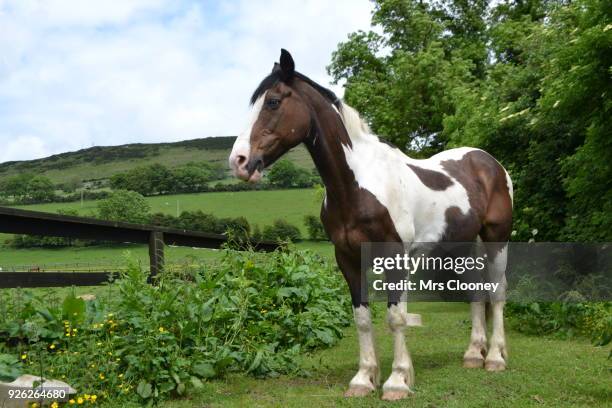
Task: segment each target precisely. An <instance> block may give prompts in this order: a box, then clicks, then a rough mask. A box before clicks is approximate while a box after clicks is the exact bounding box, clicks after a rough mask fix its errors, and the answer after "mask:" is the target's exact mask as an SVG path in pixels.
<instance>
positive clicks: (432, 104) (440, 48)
mask: <svg viewBox="0 0 612 408" xmlns="http://www.w3.org/2000/svg"><path fill="white" fill-rule="evenodd" d="M448 4H449V2H445V3H444V4H443V5H441V6H436V5H435V4H434V3H425V2H421V1H416V0H378V1H375V10H374V14H373V17H372V25H373V26H374V27H376V28H377V29H380V30H381V31H382V33H383V34H382V35H380V34H377V33H376V32H374V31H370V32H368V33H365V32H361V31H360V32H357V33H353V34H351V35H349V38H348V41H346V42H344V43H341V44H339V45H338V49H337V50H336V51H335V52H334V53H333V55H332V63H331V64H330V66H329V67H328V71H329V73H330V75H332V77H333V78H334V80H335V81H340V80H346V87H345V99H346V101H347V102H348V103H349V104H351V105H353V106H354V107H355V108H356V109H357V110H359V111H360V112H361V113H362V114H363V115H364V117H365V119H366V120H367V121H368V122H369V123H370V125H371V127H372V129H373V130H374V131H375V132H376V133H377V134H379V135H381V136H383V137H384V138H386V139H388V140H389V141H391V142H393V143H395V144H396V145H398V146H400V148H402V149H404V150H411V151H413V152H414V153H416V154H419V155H428V154H430V153H431V152H437V151H439V150H441V149H442V148H443V147H444V140H443V139H442V137H441V131H442V120H443V118H444V116H445V115H447V114H450V113H452V112H453V110H454V104H453V99H452V97H451V93H450V92H449V89H452V88H453V87H455V86H457V84H461V83H464V82H466V81H468V80H470V79H472V77H473V73H476V74H478V75H480V76H481V75H483V74H482V71H483V66H484V60H485V56H486V49H485V47H484V36H483V32H484V28H485V25H484V23H483V22H482V17H479V13H478V12H477V10H482V9H483V8H484V7H485V5H484V2H483V1H461V2H460V1H456V2H452V4H451V5H455V7H451V8H448V7H444V6H446V5H448ZM471 7H475V10H476V12H474V11H470V10H471ZM470 39H471V40H472V41H471V42H470ZM464 44H469V45H470V48H469V49H468V47H467V45H466V46H465V47H463V48H459V45H464ZM459 49H460V50H462V52H456V51H457V50H459Z"/></svg>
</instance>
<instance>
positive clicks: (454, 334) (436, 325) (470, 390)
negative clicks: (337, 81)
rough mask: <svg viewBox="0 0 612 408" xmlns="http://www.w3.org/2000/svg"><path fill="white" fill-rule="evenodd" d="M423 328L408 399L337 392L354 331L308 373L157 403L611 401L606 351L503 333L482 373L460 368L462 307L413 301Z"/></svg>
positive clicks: (227, 384) (172, 406) (351, 355)
mask: <svg viewBox="0 0 612 408" xmlns="http://www.w3.org/2000/svg"><path fill="white" fill-rule="evenodd" d="M374 309H375V311H376V312H377V313H376V317H375V326H376V330H377V341H378V352H379V358H380V360H381V362H382V378H383V381H384V379H386V376H388V375H389V372H390V369H391V363H392V342H391V338H390V336H389V335H388V333H389V331H388V330H387V329H386V324H385V315H384V305H381V304H377V305H375V306H374ZM410 311H411V312H415V313H421V314H422V316H423V323H424V327H420V328H410V329H409V330H408V335H407V343H408V347H409V350H410V352H411V354H412V358H413V362H414V366H415V373H416V385H415V388H414V391H415V394H414V395H413V396H412V397H410V398H409V399H407V400H404V401H400V402H395V403H389V402H383V401H381V400H380V392H377V393H375V394H374V395H372V396H369V397H365V398H362V399H346V398H344V397H343V396H342V395H343V392H344V391H345V389H346V387H347V385H348V382H349V381H350V379H351V377H352V376H353V375H354V374H355V372H356V369H357V356H358V347H357V339H356V334H355V330H354V328H352V327H350V328H347V329H346V330H345V335H346V337H345V338H344V339H343V340H341V342H340V343H339V344H338V345H336V346H335V347H333V348H331V349H328V350H323V351H320V352H316V353H313V354H311V355H308V356H305V357H304V359H303V364H304V365H305V366H306V367H307V368H308V369H309V371H310V372H311V376H309V377H293V376H282V377H280V378H275V379H264V380H260V379H255V378H252V377H248V376H245V375H231V376H229V377H227V378H225V379H223V380H216V381H211V382H209V383H207V384H206V385H205V389H204V390H203V391H202V392H201V393H200V394H199V395H196V396H194V397H192V398H191V399H188V400H176V401H171V402H167V403H165V404H163V406H164V407H169V408H188V407H189V408H191V407H247V406H248V407H298V408H303V407H307V406H316V407H389V406H391V407H399V406H401V407H492V406H495V407H536V406H542V407H604V406H610V401H611V398H612V387H611V378H610V372H609V360H608V359H607V353H608V351H607V350H605V349H602V348H596V347H593V346H591V345H590V344H589V343H588V342H587V341H582V340H573V341H566V340H557V339H553V338H543V337H532V336H525V335H523V334H520V333H518V332H516V331H513V330H509V331H508V334H507V337H508V340H507V341H508V346H509V352H510V360H509V366H508V369H507V370H506V371H505V372H501V373H488V372H485V371H484V370H482V369H472V370H468V369H464V368H462V367H461V359H462V355H463V352H464V349H465V347H466V346H467V342H468V339H469V330H470V329H469V327H470V326H469V323H468V321H467V319H468V317H469V307H468V306H467V305H466V304H460V303H418V304H413V305H410Z"/></svg>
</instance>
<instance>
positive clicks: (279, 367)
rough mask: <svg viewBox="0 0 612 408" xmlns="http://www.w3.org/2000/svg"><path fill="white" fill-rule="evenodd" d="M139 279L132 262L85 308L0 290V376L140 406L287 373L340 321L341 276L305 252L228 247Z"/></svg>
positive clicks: (345, 313)
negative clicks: (215, 380) (221, 383)
mask: <svg viewBox="0 0 612 408" xmlns="http://www.w3.org/2000/svg"><path fill="white" fill-rule="evenodd" d="M146 280H147V276H146V274H145V273H143V272H142V271H141V269H140V268H139V267H138V266H136V265H134V264H131V265H130V267H129V268H128V270H127V272H125V273H124V274H122V275H121V279H120V280H119V281H118V283H117V287H118V290H119V294H114V293H112V291H114V290H116V289H114V287H115V286H113V287H111V288H109V293H108V296H101V297H99V298H98V299H96V300H94V301H90V302H87V303H85V302H84V301H83V300H81V299H77V298H75V297H74V295H73V294H71V295H69V296H68V297H66V298H65V299H64V300H63V302H61V303H60V302H59V301H57V300H53V299H49V298H48V297H43V296H40V297H37V296H34V295H33V294H32V293H31V292H29V291H21V290H20V291H15V292H13V293H15V295H14V296H7V292H0V312H1V318H0V353H1V352H4V353H7V354H8V356H6V355H5V356H3V355H2V354H0V378H2V379H7V380H8V379H10V377H13V378H14V377H15V376H17V375H19V372H20V371H25V368H26V367H29V366H30V364H32V367H36V373H40V374H41V375H43V376H48V377H54V378H64V379H65V381H67V382H68V383H69V384H71V385H73V386H74V387H75V388H76V389H78V390H79V392H80V393H82V394H85V393H87V394H89V395H97V396H98V397H99V398H100V399H101V400H102V399H105V400H110V401H109V404H112V405H113V406H122V403H123V402H127V401H128V400H131V401H138V402H140V403H141V404H143V405H144V404H147V403H149V404H150V403H152V402H154V401H155V400H161V399H165V398H168V397H170V396H176V395H184V394H187V393H189V392H190V391H191V390H194V389H197V388H200V387H202V382H203V381H206V380H207V379H209V378H212V377H219V376H223V375H224V374H225V373H227V372H229V371H243V372H247V373H249V374H251V375H254V376H273V375H278V374H279V373H291V372H296V371H298V370H299V369H300V368H299V366H298V365H297V363H296V361H297V359H296V356H297V355H298V354H299V353H300V352H302V351H306V350H310V349H314V348H317V347H327V346H330V345H333V344H335V343H336V342H337V340H338V339H339V338H340V337H341V335H342V331H341V329H342V327H343V326H345V325H347V324H348V323H349V322H350V316H351V315H350V304H349V301H348V297H347V296H344V292H345V289H344V284H343V282H342V279H341V275H340V274H339V273H337V272H336V271H335V268H334V267H332V266H331V265H330V264H328V263H327V262H326V261H325V260H323V259H322V258H320V257H319V256H317V255H314V254H313V253H311V252H308V251H294V250H285V251H277V252H275V253H272V254H259V253H254V252H235V251H230V250H226V251H225V253H224V255H223V257H222V258H221V260H220V261H219V262H218V263H215V264H212V265H206V266H204V265H202V266H198V267H192V268H190V269H189V270H184V271H181V273H180V274H174V275H172V274H171V273H170V272H166V273H164V274H162V275H160V277H159V281H158V282H157V285H156V286H152V285H149V284H147V283H146ZM14 356H20V357H19V360H18V361H16V359H15V357H14Z"/></svg>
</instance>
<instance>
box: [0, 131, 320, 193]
mask: <svg viewBox="0 0 612 408" xmlns="http://www.w3.org/2000/svg"><path fill="white" fill-rule="evenodd" d="M235 139H236V137H235V136H222V137H208V138H202V139H193V140H184V141H181V142H174V143H134V144H126V145H121V146H95V147H91V148H88V149H82V150H78V151H76V152H67V153H61V154H56V155H53V156H49V157H45V158H43V159H36V160H27V161H13V162H5V163H0V181H2V180H3V179H5V178H7V177H10V176H14V175H16V174H22V173H34V174H37V175H44V176H47V177H49V178H50V179H51V180H52V181H53V183H55V184H60V183H70V182H82V181H88V180H100V179H106V178H109V177H110V176H112V175H113V174H115V173H119V172H122V171H125V170H129V169H131V168H134V167H138V166H143V165H148V164H153V163H159V164H163V165H165V166H167V167H170V168H172V167H177V166H180V165H182V164H185V163H188V162H193V161H205V162H209V163H220V164H222V165H223V166H227V165H226V163H227V158H228V156H229V153H230V151H231V149H232V146H233V144H234V140H235ZM288 158H289V159H290V160H292V161H293V162H294V163H295V164H297V165H299V166H301V167H305V168H308V169H310V168H312V167H313V164H312V160H311V159H310V156H309V155H308V152H307V151H306V149H305V148H304V147H302V146H299V147H298V148H296V149H294V150H293V151H291V152H290V153H289V156H288ZM228 176H229V174H228Z"/></svg>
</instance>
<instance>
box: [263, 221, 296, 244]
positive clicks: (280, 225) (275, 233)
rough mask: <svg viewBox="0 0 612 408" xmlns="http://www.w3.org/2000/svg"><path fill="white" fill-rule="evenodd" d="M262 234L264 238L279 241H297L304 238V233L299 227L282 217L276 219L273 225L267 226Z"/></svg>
mask: <svg viewBox="0 0 612 408" xmlns="http://www.w3.org/2000/svg"><path fill="white" fill-rule="evenodd" d="M262 236H263V239H266V240H270V241H277V242H284V241H291V242H295V241H299V240H301V239H302V235H301V233H300V230H299V228H298V227H296V226H295V225H291V224H289V223H288V222H287V221H285V220H281V219H278V220H275V221H274V223H273V224H272V225H267V226H265V227H264V229H263V234H262Z"/></svg>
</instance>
